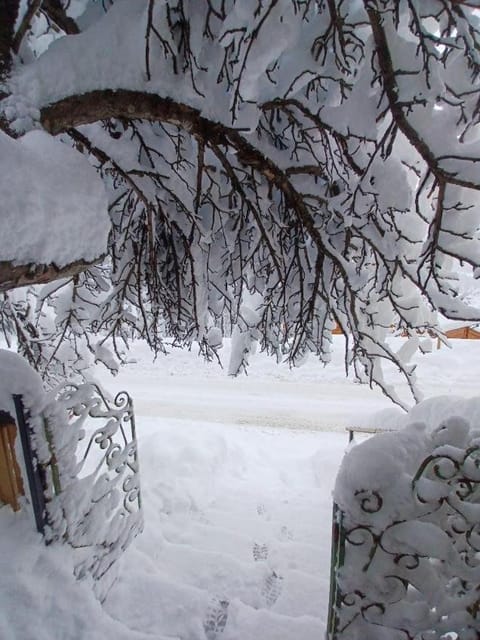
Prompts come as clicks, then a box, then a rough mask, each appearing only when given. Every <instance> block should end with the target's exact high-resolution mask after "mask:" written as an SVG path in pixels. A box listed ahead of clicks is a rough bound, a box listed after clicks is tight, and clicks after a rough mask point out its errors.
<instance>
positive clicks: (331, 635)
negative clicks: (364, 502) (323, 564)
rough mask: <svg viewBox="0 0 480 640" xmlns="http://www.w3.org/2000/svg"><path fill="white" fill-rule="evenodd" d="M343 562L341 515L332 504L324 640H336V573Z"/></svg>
mask: <svg viewBox="0 0 480 640" xmlns="http://www.w3.org/2000/svg"><path fill="white" fill-rule="evenodd" d="M344 562H345V530H344V527H343V513H342V511H341V510H340V508H339V507H338V505H337V504H336V503H335V502H334V503H333V512H332V552H331V559H330V597H329V603H328V622H327V634H326V640H337V639H338V635H337V632H338V608H339V606H340V598H341V593H340V589H339V587H338V582H337V572H338V570H339V569H340V568H341V567H342V566H343V564H344Z"/></svg>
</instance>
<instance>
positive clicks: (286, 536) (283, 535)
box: [280, 526, 293, 541]
mask: <svg viewBox="0 0 480 640" xmlns="http://www.w3.org/2000/svg"><path fill="white" fill-rule="evenodd" d="M280 540H284V541H290V540H293V531H292V530H291V529H289V528H288V527H286V526H283V527H282V528H281V529H280Z"/></svg>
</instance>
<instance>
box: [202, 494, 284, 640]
mask: <svg viewBox="0 0 480 640" xmlns="http://www.w3.org/2000/svg"><path fill="white" fill-rule="evenodd" d="M257 513H258V515H259V516H262V517H265V518H268V519H269V517H268V512H267V509H266V507H265V505H264V504H259V505H258V506H257ZM280 538H281V539H282V540H292V539H293V534H292V532H291V531H290V529H288V527H285V526H283V527H282V529H281V531H280ZM252 555H253V559H254V561H255V562H260V561H262V560H267V559H268V555H269V549H268V545H267V544H259V543H258V542H254V544H253V548H252ZM282 587H283V576H281V575H279V574H278V573H277V572H276V571H273V570H272V572H271V573H269V574H268V575H267V577H266V578H265V580H264V583H263V586H262V590H261V594H262V596H263V598H264V599H265V604H266V606H267V607H268V608H270V607H273V605H274V604H275V602H276V601H277V600H278V598H279V597H280V594H281V593H282ZM229 605H230V601H229V600H228V599H227V598H218V597H215V598H212V600H211V602H210V606H209V607H208V610H207V613H206V616H205V620H204V623H203V628H204V631H205V637H206V638H207V640H218V638H219V636H220V634H222V633H223V630H224V629H225V626H226V624H227V620H228V607H229Z"/></svg>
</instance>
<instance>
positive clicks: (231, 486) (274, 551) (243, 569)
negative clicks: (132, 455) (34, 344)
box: [0, 337, 480, 640]
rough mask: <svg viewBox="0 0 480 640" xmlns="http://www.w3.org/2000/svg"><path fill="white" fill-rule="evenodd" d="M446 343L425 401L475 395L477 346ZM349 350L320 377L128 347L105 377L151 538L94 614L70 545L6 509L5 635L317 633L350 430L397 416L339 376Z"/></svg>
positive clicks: (269, 636) (422, 371)
mask: <svg viewBox="0 0 480 640" xmlns="http://www.w3.org/2000/svg"><path fill="white" fill-rule="evenodd" d="M395 340H396V341H397V342H398V346H399V347H400V346H401V345H402V344H403V342H402V340H401V339H395ZM453 344H454V348H453V349H451V350H449V349H447V348H444V347H443V348H442V349H441V350H439V351H434V352H432V353H431V354H428V355H424V356H422V355H420V354H418V355H414V356H413V359H412V361H413V362H417V363H418V366H417V371H418V375H419V381H420V387H421V389H422V391H423V393H424V394H425V396H426V397H428V396H432V395H438V394H446V393H455V394H457V395H463V396H467V397H468V396H474V395H476V394H477V393H478V390H477V385H478V382H477V380H478V362H479V357H480V342H478V343H477V342H472V341H455V342H454V343H453ZM342 345H343V339H342V338H341V337H336V338H335V342H334V353H333V359H332V363H331V364H330V365H329V366H328V367H327V368H323V367H321V366H320V365H319V364H318V363H316V362H315V361H314V360H313V359H311V360H309V361H307V362H306V364H305V365H304V366H303V367H302V368H300V369H296V370H293V371H292V370H289V369H288V367H287V366H286V365H283V364H282V365H279V366H277V365H276V364H275V363H274V362H273V361H272V360H271V359H269V358H267V357H266V356H264V355H263V354H257V355H254V356H252V358H251V367H250V370H249V375H248V377H242V378H237V379H230V378H228V377H227V375H226V368H227V367H226V366H225V370H222V369H221V368H220V367H219V366H218V365H217V364H206V363H204V362H203V361H202V360H201V359H198V358H197V356H196V354H195V353H194V352H185V351H179V350H174V351H173V352H172V353H170V355H168V356H161V357H159V358H158V359H157V361H156V362H154V363H152V361H151V357H150V355H149V354H148V352H147V350H146V348H145V347H144V346H142V345H136V346H135V348H134V350H133V351H132V353H131V356H132V359H135V360H136V362H132V363H131V364H130V365H128V366H127V367H126V368H125V369H124V370H123V371H122V372H121V373H120V374H119V376H118V377H117V378H116V379H113V380H112V379H111V378H107V377H106V376H102V379H103V381H104V383H105V384H106V385H107V386H108V388H109V389H110V390H111V391H112V392H114V391H115V390H119V389H121V388H125V389H127V390H128V391H129V392H130V393H131V395H132V396H133V398H134V401H135V407H136V414H137V431H138V437H139V446H140V462H141V471H142V476H141V477H142V490H143V504H144V510H145V520H146V525H145V531H144V533H143V534H142V535H141V536H140V537H139V538H137V539H136V541H135V542H134V544H133V546H132V547H131V548H130V549H129V550H128V552H127V553H126V554H125V556H124V558H123V559H122V561H121V567H120V574H119V578H118V580H117V582H116V583H115V585H114V586H113V588H112V589H111V591H110V593H109V595H108V598H107V600H106V601H105V603H104V604H103V606H101V605H100V604H99V603H98V602H97V601H96V600H95V599H94V597H93V595H92V593H91V590H90V587H89V585H88V583H86V582H83V583H76V582H74V580H73V578H72V577H71V570H72V559H71V557H70V555H69V551H68V549H66V548H59V547H50V548H44V547H43V545H42V544H41V539H40V538H39V536H38V535H37V534H36V533H34V531H33V519H32V517H31V515H30V513H29V512H28V510H27V509H26V508H24V509H23V510H22V511H21V512H20V513H19V514H13V513H11V512H10V511H9V509H7V508H4V509H1V510H0V603H1V604H0V638H8V639H9V640H10V639H12V640H30V638H35V639H36V640H44V639H45V640H47V639H48V640H77V639H79V640H84V639H85V640H100V639H104V638H106V639H107V640H110V639H112V640H113V639H115V640H127V639H128V640H130V639H133V640H136V639H145V638H155V639H158V640H161V639H164V638H169V639H170V640H172V639H178V640H205V639H207V640H213V639H217V640H250V639H252V640H253V639H255V640H257V639H258V638H261V639H262V640H311V639H312V638H322V637H323V634H324V630H325V621H326V610H327V604H328V588H329V565H330V526H331V491H332V488H333V483H334V480H335V476H336V473H337V470H338V467H339V464H340V461H341V458H342V455H343V452H344V449H345V446H346V444H347V436H346V433H345V431H344V427H345V426H350V425H369V424H374V423H375V424H379V425H380V424H385V425H386V426H387V425H389V424H392V423H393V422H394V421H395V419H396V416H397V415H398V412H399V410H398V409H394V408H393V409H392V405H391V403H390V402H389V401H388V399H386V398H385V397H384V396H383V395H382V394H381V393H380V392H379V391H375V390H370V389H369V388H368V387H367V386H366V385H359V384H356V383H354V382H353V381H352V380H346V379H345V377H344V373H343V354H342ZM225 352H226V353H225V355H224V357H223V358H224V361H225V364H227V363H228V345H226V347H225ZM389 377H390V379H391V380H392V381H393V382H395V381H398V380H399V376H398V374H396V373H395V372H393V371H392V372H390V374H389ZM400 393H401V394H402V396H403V397H405V398H406V397H407V396H406V390H403V389H400ZM374 414H375V415H374Z"/></svg>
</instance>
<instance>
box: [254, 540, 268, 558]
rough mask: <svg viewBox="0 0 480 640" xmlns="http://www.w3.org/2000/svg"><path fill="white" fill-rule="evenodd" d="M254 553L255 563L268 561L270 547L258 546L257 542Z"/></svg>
mask: <svg viewBox="0 0 480 640" xmlns="http://www.w3.org/2000/svg"><path fill="white" fill-rule="evenodd" d="M252 553H253V559H254V560H255V562H258V561H259V560H266V559H267V558H268V547H267V545H266V544H257V543H256V542H255V543H254V545H253V549H252Z"/></svg>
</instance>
